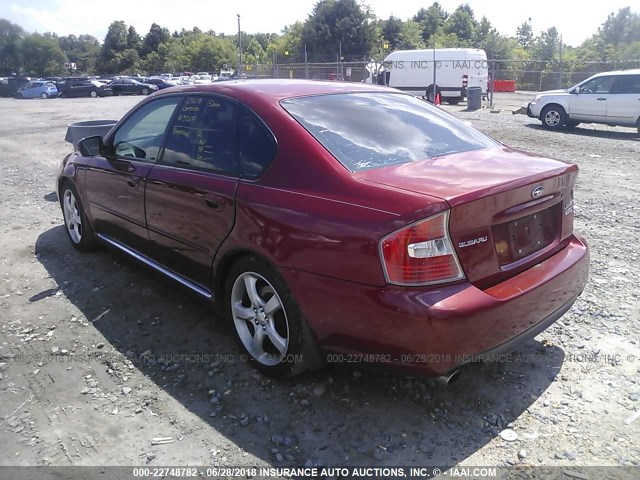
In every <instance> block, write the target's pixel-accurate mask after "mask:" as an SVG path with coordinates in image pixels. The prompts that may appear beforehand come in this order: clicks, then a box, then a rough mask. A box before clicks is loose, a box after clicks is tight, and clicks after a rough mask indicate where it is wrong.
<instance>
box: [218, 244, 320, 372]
mask: <svg viewBox="0 0 640 480" xmlns="http://www.w3.org/2000/svg"><path fill="white" fill-rule="evenodd" d="M224 302H225V313H226V317H227V319H228V321H229V322H230V323H231V327H232V329H233V331H234V333H235V336H236V339H237V340H238V343H239V344H240V346H241V348H242V349H243V350H244V351H245V353H246V354H247V358H248V360H249V363H251V364H252V365H253V366H254V367H255V368H257V369H258V370H260V371H261V372H262V373H264V374H265V375H268V376H271V377H274V378H286V377H291V376H294V375H297V374H299V373H302V372H304V371H305V370H308V369H311V368H317V367H319V366H321V365H322V361H321V360H320V355H319V353H318V349H317V347H316V344H315V342H314V340H313V336H312V335H311V332H310V331H309V328H308V327H307V324H306V321H305V319H304V317H303V315H302V312H301V311H300V308H299V307H298V304H297V303H296V301H295V299H294V298H293V295H292V294H291V292H290V291H289V289H288V288H287V286H286V284H285V282H284V280H283V279H282V277H281V276H280V275H279V274H278V272H277V271H276V270H275V269H274V268H272V267H271V266H269V265H268V264H266V263H265V262H262V261H260V260H258V259H257V258H256V257H255V256H253V255H251V256H247V257H243V258H242V259H241V260H239V261H238V262H237V263H236V264H235V265H234V266H233V267H232V268H231V270H230V272H229V275H228V277H227V279H226V284H225V290H224Z"/></svg>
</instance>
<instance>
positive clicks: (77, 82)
mask: <svg viewBox="0 0 640 480" xmlns="http://www.w3.org/2000/svg"><path fill="white" fill-rule="evenodd" d="M57 88H58V91H59V92H60V94H59V95H58V96H59V97H60V98H72V97H93V98H96V97H107V96H109V95H112V94H113V92H112V91H111V88H110V87H109V86H108V85H107V84H106V83H104V82H102V81H99V80H91V79H89V78H87V77H70V78H63V79H62V80H60V81H59V82H58V83H57Z"/></svg>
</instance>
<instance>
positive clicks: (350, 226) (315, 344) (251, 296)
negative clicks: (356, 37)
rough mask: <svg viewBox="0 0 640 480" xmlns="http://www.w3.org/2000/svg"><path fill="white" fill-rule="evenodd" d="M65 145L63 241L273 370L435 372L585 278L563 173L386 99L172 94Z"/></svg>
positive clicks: (307, 87)
mask: <svg viewBox="0 0 640 480" xmlns="http://www.w3.org/2000/svg"><path fill="white" fill-rule="evenodd" d="M79 150H80V151H78V152H74V153H72V154H70V155H69V156H67V158H65V160H64V161H63V163H62V166H61V171H60V175H59V177H58V185H57V187H58V193H59V198H60V202H61V206H62V212H63V215H64V221H65V225H66V231H67V233H68V236H69V239H70V241H71V244H72V245H73V246H74V247H75V248H76V249H78V250H80V251H87V250H90V249H91V248H93V247H94V246H96V245H98V244H101V245H106V246H108V247H111V248H114V249H117V250H120V251H122V252H125V253H126V254H128V255H130V256H131V257H132V258H133V259H135V260H137V261H139V262H142V263H143V264H146V265H147V266H149V267H150V268H152V269H155V270H157V271H159V272H161V273H163V274H164V275H166V276H167V277H169V278H171V279H173V280H174V281H176V282H179V283H181V284H182V285H184V286H186V287H188V288H190V289H191V290H193V291H195V292H197V293H198V294H200V295H202V296H203V297H205V298H208V299H210V300H211V301H214V302H217V303H219V304H220V305H221V306H222V307H223V311H224V312H225V314H226V315H225V316H226V318H227V319H228V322H229V325H230V326H231V329H232V331H233V332H234V334H235V336H236V337H237V340H238V343H239V345H240V346H241V348H242V349H244V351H245V352H246V354H247V355H248V358H249V359H250V361H251V362H252V363H253V364H254V365H255V366H256V367H257V368H258V369H260V370H261V371H263V372H264V373H266V374H269V375H272V376H276V377H281V376H290V375H293V374H296V373H300V372H302V371H304V370H307V369H310V368H317V367H319V366H322V365H323V363H325V362H326V361H327V359H329V358H330V359H332V361H334V360H338V361H339V360H341V359H344V360H345V361H349V359H355V360H357V361H358V362H359V363H360V364H363V363H366V364H369V363H371V364H376V365H383V366H385V367H388V368H394V369H395V368H404V369H405V371H408V372H411V373H414V374H415V373H423V374H427V375H433V376H448V375H451V374H453V373H456V372H458V369H459V367H460V366H461V365H463V364H466V363H469V362H471V361H474V360H475V359H486V358H492V357H494V356H495V355H498V354H502V353H506V352H509V351H511V350H513V349H515V348H516V347H517V346H518V345H520V344H521V343H522V342H525V341H527V340H529V339H531V338H533V337H534V336H536V335H537V334H538V333H540V332H541V331H542V330H544V329H545V328H547V327H548V326H549V325H551V324H552V323H553V322H555V321H556V320H557V319H558V318H560V317H561V316H562V315H563V314H564V313H565V312H567V310H569V308H570V307H571V305H572V304H573V302H574V301H575V300H576V297H578V295H580V293H581V292H582V290H583V288H584V286H585V284H586V282H587V275H588V264H589V260H588V259H589V255H588V248H587V245H586V243H585V241H584V240H583V239H582V238H581V237H579V236H578V235H576V234H575V233H574V231H573V219H574V210H573V205H574V186H575V181H576V176H577V174H578V168H577V167H576V166H575V165H571V164H566V163H563V162H560V161H556V160H552V159H549V158H545V157H542V156H539V155H535V154H533V153H525V152H520V151H517V150H514V149H512V148H509V147H507V146H504V145H502V144H500V143H498V142H497V141H495V140H493V139H491V138H489V137H488V136H486V135H484V134H483V133H481V132H479V131H478V130H476V129H474V128H472V127H470V126H468V125H467V124H465V123H463V122H461V121H459V120H457V119H456V118H454V117H453V116H451V115H449V114H447V113H445V112H443V111H442V110H440V109H438V108H437V107H435V106H432V105H430V104H428V103H425V102H424V101H422V100H420V99H417V98H415V97H413V96H411V95H408V94H405V93H402V92H399V91H397V90H394V89H390V88H386V87H380V86H371V85H364V84H355V83H339V82H314V81H296V80H263V81H261V80H255V81H229V82H222V83H214V84H211V85H198V86H187V87H175V88H171V89H167V90H163V91H162V92H159V93H156V94H154V95H151V96H150V97H149V98H147V99H145V100H144V101H143V102H141V103H139V104H138V105H136V106H135V107H134V108H133V109H132V110H131V111H130V112H129V113H127V114H126V115H125V116H124V118H122V119H121V120H120V122H119V123H118V124H117V125H116V126H115V127H113V129H112V130H111V131H110V132H109V133H108V134H106V135H105V136H104V138H102V137H89V138H86V139H84V140H83V141H81V142H80V147H79ZM328 355H331V356H330V357H328Z"/></svg>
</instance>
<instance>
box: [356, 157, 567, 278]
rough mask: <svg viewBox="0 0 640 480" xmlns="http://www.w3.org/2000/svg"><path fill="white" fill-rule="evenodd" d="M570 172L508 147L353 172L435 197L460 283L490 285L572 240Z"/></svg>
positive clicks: (551, 162)
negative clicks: (444, 206)
mask: <svg viewBox="0 0 640 480" xmlns="http://www.w3.org/2000/svg"><path fill="white" fill-rule="evenodd" d="M577 171H578V169H577V167H576V166H575V165H569V164H565V163H563V162H560V161H557V160H552V159H548V158H545V157H541V156H538V155H534V154H529V153H525V152H520V151H517V150H513V149H510V148H507V147H503V146H502V147H497V148H491V149H484V150H475V151H471V152H464V153H458V154H452V155H447V156H443V157H438V158H431V159H427V160H422V161H418V162H411V163H405V164H400V165H393V166H390V167H385V168H380V169H372V170H366V171H362V172H359V173H358V174H357V175H358V176H359V177H360V178H361V179H362V180H364V181H367V182H375V183H379V184H384V185H389V186H394V187H396V188H402V189H406V190H409V191H412V192H417V193H423V194H425V195H429V196H436V197H439V198H442V199H444V200H446V201H447V202H448V203H449V205H450V206H451V214H450V220H449V233H450V235H451V240H452V242H453V244H454V248H455V250H456V253H457V255H458V259H459V260H460V264H461V265H462V268H463V270H464V272H465V274H466V276H467V278H468V279H469V280H470V281H471V282H473V283H474V284H476V285H477V286H479V287H481V288H485V287H489V286H491V285H494V284H496V283H498V282H500V281H502V280H504V279H506V278H508V277H509V276H512V275H515V274H517V273H519V272H521V271H523V270H525V269H527V268H530V267H532V266H533V265H535V264H536V263H539V262H540V261H542V259H544V258H547V257H548V256H550V255H552V254H553V253H554V252H555V251H557V250H558V249H560V248H562V246H563V245H564V243H566V242H567V241H568V240H569V237H570V236H571V234H572V233H573V187H574V184H575V179H576V176H577Z"/></svg>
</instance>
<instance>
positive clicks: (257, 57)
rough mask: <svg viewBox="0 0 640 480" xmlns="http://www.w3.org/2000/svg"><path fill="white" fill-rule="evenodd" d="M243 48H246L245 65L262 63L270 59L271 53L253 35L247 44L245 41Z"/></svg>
mask: <svg viewBox="0 0 640 480" xmlns="http://www.w3.org/2000/svg"><path fill="white" fill-rule="evenodd" d="M242 48H243V50H244V52H243V57H242V58H243V60H242V62H243V63H244V64H245V65H262V64H265V63H267V62H268V61H269V55H268V54H267V52H266V50H265V49H264V48H262V45H260V42H258V41H257V40H256V39H255V38H253V37H252V38H250V39H249V41H248V43H247V44H246V46H245V44H244V43H243V44H242Z"/></svg>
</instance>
